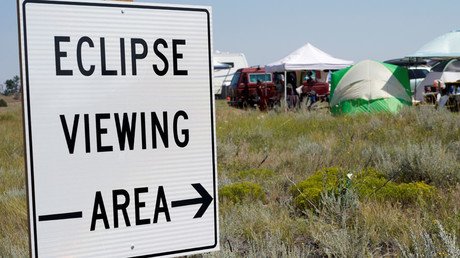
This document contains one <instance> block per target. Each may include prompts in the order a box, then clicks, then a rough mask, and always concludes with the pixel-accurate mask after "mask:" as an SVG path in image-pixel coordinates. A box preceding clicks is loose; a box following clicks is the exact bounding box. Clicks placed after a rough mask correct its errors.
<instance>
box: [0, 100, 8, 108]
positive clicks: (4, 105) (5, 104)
mask: <svg viewBox="0 0 460 258" xmlns="http://www.w3.org/2000/svg"><path fill="white" fill-rule="evenodd" d="M7 106H8V104H7V103H6V101H5V100H4V99H0V107H7Z"/></svg>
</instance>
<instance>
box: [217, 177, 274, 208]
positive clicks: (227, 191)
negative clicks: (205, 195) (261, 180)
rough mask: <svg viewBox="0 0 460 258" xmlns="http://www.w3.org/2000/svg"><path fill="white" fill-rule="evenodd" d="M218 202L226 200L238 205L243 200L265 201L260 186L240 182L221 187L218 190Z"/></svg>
mask: <svg viewBox="0 0 460 258" xmlns="http://www.w3.org/2000/svg"><path fill="white" fill-rule="evenodd" d="M219 199H220V201H224V200H228V201H231V202H234V203H240V202H242V201H245V200H249V201H255V200H261V201H265V192H264V191H263V189H262V186H260V185H259V184H256V183H252V182H241V183H234V184H230V185H226V186H223V187H222V188H221V189H220V190H219Z"/></svg>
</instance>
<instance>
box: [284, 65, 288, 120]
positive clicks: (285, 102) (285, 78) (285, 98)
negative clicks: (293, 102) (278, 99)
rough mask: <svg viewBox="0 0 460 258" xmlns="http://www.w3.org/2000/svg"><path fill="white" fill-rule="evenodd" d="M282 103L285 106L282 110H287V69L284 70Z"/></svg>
mask: <svg viewBox="0 0 460 258" xmlns="http://www.w3.org/2000/svg"><path fill="white" fill-rule="evenodd" d="M284 104H285V108H284V110H285V111H287V110H288V100H287V71H286V70H284Z"/></svg>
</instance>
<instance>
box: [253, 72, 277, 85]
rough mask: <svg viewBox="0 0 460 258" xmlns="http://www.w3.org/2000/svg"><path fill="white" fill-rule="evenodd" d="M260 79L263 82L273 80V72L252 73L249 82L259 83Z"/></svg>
mask: <svg viewBox="0 0 460 258" xmlns="http://www.w3.org/2000/svg"><path fill="white" fill-rule="evenodd" d="M258 80H260V81H261V82H271V81H272V74H271V73H250V74H249V82H253V83H257V81H258Z"/></svg>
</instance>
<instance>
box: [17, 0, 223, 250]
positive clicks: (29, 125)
mask: <svg viewBox="0 0 460 258" xmlns="http://www.w3.org/2000/svg"><path fill="white" fill-rule="evenodd" d="M29 3H33V4H52V5H76V6H95V7H119V8H133V9H155V10H172V11H188V12H190V11H193V12H204V13H205V14H206V17H207V36H208V59H209V60H208V66H209V94H210V109H211V141H212V142H211V145H212V173H213V174H212V176H213V198H214V200H213V201H214V244H212V245H209V246H202V247H193V248H188V249H181V250H174V251H167V252H161V253H153V254H145V255H140V256H133V257H136V258H140V257H155V256H166V255H173V254H179V253H188V252H195V251H200V250H207V249H212V248H215V247H216V246H217V243H218V218H217V191H216V188H217V186H216V154H215V123H214V95H213V90H212V60H211V59H212V56H211V54H212V51H211V47H212V45H211V17H210V13H209V10H208V9H205V8H199V7H197V8H193V7H179V6H177V7H176V6H158V5H137V4H123V3H115V2H110V3H104V2H101V3H97V2H70V1H47V0H24V1H23V2H22V17H20V16H19V6H20V4H19V2H18V21H19V22H18V27H19V28H18V30H19V31H21V30H22V31H23V39H22V40H21V33H19V44H20V48H19V49H20V50H22V51H20V68H21V69H20V70H21V75H22V71H23V68H24V70H25V71H24V72H25V82H26V83H24V79H23V77H22V76H21V82H22V85H27V88H26V89H27V90H26V92H24V91H23V93H22V94H23V95H24V94H27V106H26V104H25V103H24V96H23V110H24V111H23V116H24V118H25V116H26V109H27V119H28V123H27V125H26V124H25V123H24V143H25V144H29V152H30V157H28V156H27V149H25V150H24V152H25V154H26V155H24V156H25V158H26V162H25V164H26V178H27V184H26V186H27V193H28V194H27V199H28V201H27V207H28V214H29V215H28V221H29V227H30V226H31V223H30V217H31V216H30V215H31V214H30V213H31V212H32V215H33V240H34V241H33V242H34V245H33V247H34V248H33V249H34V253H35V256H36V257H38V243H37V240H38V239H37V213H36V204H35V181H34V165H33V164H34V162H33V146H32V122H31V109H30V94H29V88H30V87H29V85H30V84H29V64H28V58H29V56H28V45H27V23H26V5H27V4H29ZM21 18H22V28H21V23H20V19H21ZM22 53H23V54H24V58H23V57H22ZM23 59H24V67H23V65H22V62H23ZM26 127H27V128H28V139H27V135H26ZM27 140H28V141H27ZM27 158H29V160H27ZM28 162H29V163H30V178H29V176H28V174H29V173H28V171H29V170H28V169H27V166H28V165H29V163H28ZM29 180H30V182H29ZM29 183H30V185H31V188H32V189H29ZM30 192H31V193H32V207H30V200H29V196H30V194H29V193H30ZM29 230H32V228H30V229H29ZM29 243H30V252H31V255H32V232H30V233H29Z"/></svg>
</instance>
